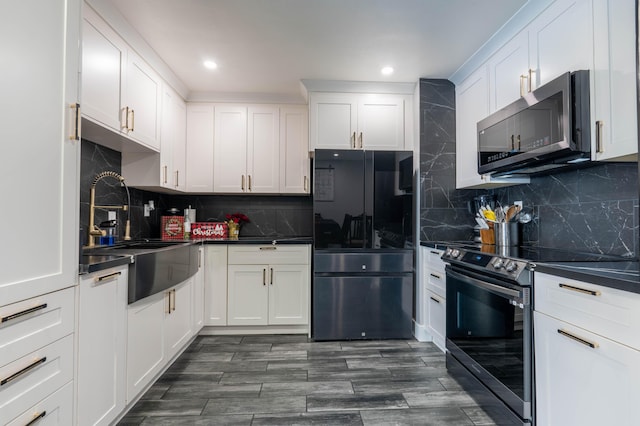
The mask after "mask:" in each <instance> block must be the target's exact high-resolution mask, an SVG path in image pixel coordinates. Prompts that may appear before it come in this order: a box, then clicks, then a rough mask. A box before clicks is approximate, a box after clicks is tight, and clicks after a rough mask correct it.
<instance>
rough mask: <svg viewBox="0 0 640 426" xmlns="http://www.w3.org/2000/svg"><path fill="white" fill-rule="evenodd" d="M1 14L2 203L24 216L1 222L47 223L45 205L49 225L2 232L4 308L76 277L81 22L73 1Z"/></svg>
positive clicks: (22, 4)
mask: <svg viewBox="0 0 640 426" xmlns="http://www.w3.org/2000/svg"><path fill="white" fill-rule="evenodd" d="M2 12H3V16H4V18H2V25H0V39H2V40H4V42H3V43H2V45H3V53H4V56H5V58H13V59H8V60H5V61H3V65H2V75H3V79H2V83H1V87H2V93H3V95H2V99H3V101H2V102H3V105H5V106H6V108H3V123H5V125H3V126H2V128H1V130H0V136H1V137H2V140H3V141H4V143H3V158H4V166H3V167H2V171H0V176H1V177H2V180H3V182H5V185H3V189H2V195H3V198H5V199H6V200H7V202H9V201H8V200H11V201H10V202H11V204H13V203H15V206H20V213H16V212H15V211H12V210H13V209H3V213H1V214H0V218H1V219H2V222H3V223H6V224H10V223H15V222H16V216H17V217H19V223H21V224H27V223H30V224H34V223H42V206H47V208H46V210H47V212H46V216H47V220H51V222H50V223H51V224H52V225H51V226H22V225H18V224H17V225H16V226H13V225H11V226H6V227H5V229H4V231H3V233H2V241H3V243H4V244H5V247H6V249H5V256H3V258H2V260H0V270H1V271H2V273H1V274H0V305H6V304H10V303H13V302H17V301H20V300H24V299H28V298H30V297H34V296H37V295H40V294H44V293H48V292H51V291H55V290H58V289H62V288H65V287H70V286H73V285H75V284H76V282H77V279H78V205H79V204H78V203H79V201H78V180H77V177H78V172H79V167H78V164H79V153H80V141H79V138H78V139H76V137H77V133H78V129H77V126H76V125H75V121H76V120H75V118H76V111H77V109H76V108H75V107H76V103H77V102H78V99H79V97H78V72H79V62H78V58H79V49H78V48H79V41H80V22H81V21H80V19H81V17H80V4H79V2H78V1H74V0H66V1H63V0H56V1H53V0H52V1H46V2H37V1H19V2H8V3H3V6H2ZM19 35H24V36H19ZM27 35H28V36H27ZM18 58H19V59H18ZM43 64H46V66H43ZM34 117H35V118H36V122H35V123H34ZM35 241H37V242H38V243H37V244H38V255H37V261H35V262H34V257H33V256H32V255H30V253H33V252H34V242H35ZM9 253H11V254H9ZM25 365H26V364H25ZM7 420H9V419H7Z"/></svg>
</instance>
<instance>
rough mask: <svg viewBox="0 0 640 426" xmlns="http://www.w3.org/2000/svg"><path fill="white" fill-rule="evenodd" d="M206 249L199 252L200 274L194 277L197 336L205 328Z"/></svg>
mask: <svg viewBox="0 0 640 426" xmlns="http://www.w3.org/2000/svg"><path fill="white" fill-rule="evenodd" d="M204 265H205V248H204V246H200V249H199V250H198V272H197V273H196V275H194V277H193V290H192V302H191V303H192V305H191V311H192V313H193V320H192V323H193V334H194V335H196V334H198V332H200V330H201V329H202V327H203V326H204V271H205V267H204Z"/></svg>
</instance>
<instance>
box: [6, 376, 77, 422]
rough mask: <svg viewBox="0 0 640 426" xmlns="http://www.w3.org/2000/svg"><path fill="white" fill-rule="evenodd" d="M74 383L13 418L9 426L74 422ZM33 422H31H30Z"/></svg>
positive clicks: (68, 384)
mask: <svg viewBox="0 0 640 426" xmlns="http://www.w3.org/2000/svg"><path fill="white" fill-rule="evenodd" d="M72 407H73V383H72V382H69V383H67V384H66V385H64V386H63V387H62V388H61V389H59V390H57V391H56V392H54V393H53V394H52V395H50V396H48V397H46V398H45V399H43V400H42V401H40V402H38V403H37V404H36V405H34V406H33V407H31V408H29V409H28V410H26V411H25V412H24V413H22V414H20V415H19V416H18V417H16V418H15V419H13V421H12V422H10V423H9V424H8V425H7V426H25V425H30V424H33V425H34V426H35V425H37V426H45V425H46V426H67V425H70V424H72V423H73V421H72V418H73V414H72ZM30 422H31V423H30Z"/></svg>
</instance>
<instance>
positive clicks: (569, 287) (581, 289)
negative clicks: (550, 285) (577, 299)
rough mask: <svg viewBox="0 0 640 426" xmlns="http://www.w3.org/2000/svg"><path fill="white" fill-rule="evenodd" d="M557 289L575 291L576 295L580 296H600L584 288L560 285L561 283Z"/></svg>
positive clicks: (598, 293) (597, 292)
mask: <svg viewBox="0 0 640 426" xmlns="http://www.w3.org/2000/svg"><path fill="white" fill-rule="evenodd" d="M558 287H560V288H564V289H567V290H571V291H577V292H578V293H582V294H588V295H590V296H600V292H599V291H597V290H587V289H585V288H580V287H575V286H572V285H569V284H562V283H560V284H558Z"/></svg>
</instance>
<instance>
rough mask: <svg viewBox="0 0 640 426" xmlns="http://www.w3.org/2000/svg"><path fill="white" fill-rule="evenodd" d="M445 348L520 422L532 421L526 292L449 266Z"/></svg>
mask: <svg viewBox="0 0 640 426" xmlns="http://www.w3.org/2000/svg"><path fill="white" fill-rule="evenodd" d="M446 274H447V341H446V347H447V350H448V351H449V352H450V353H451V355H452V356H453V357H454V358H456V359H457V361H458V362H460V363H461V364H462V365H463V366H464V367H465V368H466V369H467V370H468V371H469V372H470V373H471V374H473V375H474V376H475V377H476V378H477V379H478V380H479V381H480V382H482V384H484V385H485V386H486V387H487V388H489V390H491V391H492V392H493V393H494V394H495V395H496V396H497V397H498V398H500V399H501V400H502V401H503V402H504V403H505V404H506V405H507V406H508V407H509V408H511V410H512V411H514V412H515V413H516V414H518V416H519V417H521V418H522V419H524V420H528V419H531V415H532V414H531V411H532V393H533V382H532V376H533V368H532V364H533V363H532V358H533V356H532V355H533V346H532V343H533V339H532V334H533V329H532V322H531V318H532V314H531V304H530V298H529V288H526V287H521V286H518V285H516V284H514V283H509V282H505V281H502V280H499V279H497V278H493V277H488V276H486V275H485V274H479V273H477V272H473V271H469V270H466V269H463V268H459V267H455V266H451V265H448V266H447V267H446Z"/></svg>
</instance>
